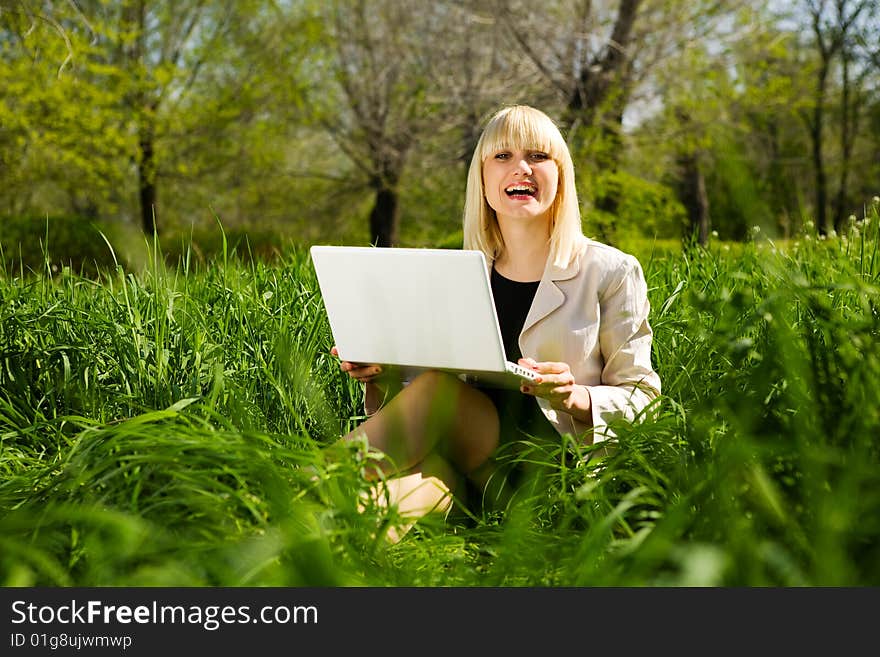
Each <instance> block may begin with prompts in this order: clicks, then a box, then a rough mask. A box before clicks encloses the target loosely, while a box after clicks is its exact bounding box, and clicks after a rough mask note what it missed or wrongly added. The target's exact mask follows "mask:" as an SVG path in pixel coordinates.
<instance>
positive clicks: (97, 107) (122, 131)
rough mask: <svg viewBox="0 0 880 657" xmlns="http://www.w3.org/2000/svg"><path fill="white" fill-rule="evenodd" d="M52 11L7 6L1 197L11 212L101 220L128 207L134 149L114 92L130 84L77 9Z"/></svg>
mask: <svg viewBox="0 0 880 657" xmlns="http://www.w3.org/2000/svg"><path fill="white" fill-rule="evenodd" d="M4 4H6V3H4ZM51 9H52V11H48V12H47V11H46V8H44V7H39V8H38V10H34V9H32V8H30V7H29V5H27V4H26V3H9V6H4V7H2V8H0V88H2V89H3V94H2V96H0V181H2V184H0V190H2V192H0V198H2V201H3V203H4V205H5V210H6V213H8V214H9V215H11V216H20V215H23V214H34V213H36V214H58V213H59V212H64V211H73V212H74V213H77V214H81V215H86V216H88V217H90V218H92V219H96V218H97V215H98V214H99V211H100V209H101V208H107V207H110V208H112V207H114V206H115V205H116V204H118V202H119V193H118V190H119V189H120V188H122V187H124V185H125V174H124V172H123V170H122V169H121V168H120V167H119V166H118V163H119V160H120V159H121V158H123V157H124V155H125V153H126V152H127V151H129V149H131V147H132V146H133V143H132V140H131V138H130V135H129V134H128V131H127V125H126V116H125V113H124V112H123V111H121V108H120V106H119V104H118V102H117V100H118V97H117V95H116V93H115V92H114V91H113V90H114V89H115V88H117V87H118V86H119V85H120V84H124V80H123V79H122V76H120V75H119V71H118V70H115V69H113V68H106V67H102V66H99V65H97V64H96V62H95V61H94V60H93V59H92V58H91V56H90V54H91V53H92V52H93V49H94V44H92V43H91V34H90V31H89V25H88V22H87V21H85V20H84V18H83V16H82V14H81V13H79V12H78V11H77V10H76V8H75V6H73V7H72V6H68V5H64V6H62V7H60V8H51Z"/></svg>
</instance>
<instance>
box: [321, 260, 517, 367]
mask: <svg viewBox="0 0 880 657" xmlns="http://www.w3.org/2000/svg"><path fill="white" fill-rule="evenodd" d="M310 253H311V257H312V261H313V263H314V266H315V272H316V274H317V276H318V284H319V287H320V289H321V295H322V297H323V298H324V305H325V308H326V309H327V317H328V319H329V321H330V329H331V331H332V333H333V338H334V340H335V342H336V347H337V349H338V350H339V356H340V358H341V359H342V360H347V361H351V362H361V363H380V364H387V365H398V366H401V367H415V368H436V369H447V370H461V371H469V372H504V371H505V362H506V358H505V355H504V345H503V342H502V339H501V330H500V328H499V325H498V318H497V316H496V314H495V304H494V301H493V299H492V287H491V285H490V283H489V275H488V270H487V266H486V259H485V257H484V255H483V253H482V252H481V251H475V250H460V249H417V248H415V249H414V248H377V247H347V246H313V247H312V248H311V249H310Z"/></svg>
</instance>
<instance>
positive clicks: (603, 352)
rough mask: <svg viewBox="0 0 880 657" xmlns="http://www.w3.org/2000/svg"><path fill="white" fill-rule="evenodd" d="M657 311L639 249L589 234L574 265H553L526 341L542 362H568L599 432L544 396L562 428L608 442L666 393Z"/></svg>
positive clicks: (525, 350)
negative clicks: (658, 362)
mask: <svg viewBox="0 0 880 657" xmlns="http://www.w3.org/2000/svg"><path fill="white" fill-rule="evenodd" d="M489 266H490V267H491V263H490V265H489ZM649 311H650V305H649V303H648V289H647V285H646V283H645V277H644V274H643V273H642V268H641V266H640V265H639V262H638V261H637V260H636V259H635V258H634V257H633V256H631V255H628V254H626V253H623V252H622V251H619V250H618V249H615V248H613V247H610V246H607V245H605V244H601V243H599V242H595V241H593V240H590V239H587V238H583V242H582V244H581V250H580V254H579V255H578V256H577V257H575V258H574V259H573V261H572V262H571V263H570V264H569V266H568V267H565V268H560V267H557V266H555V265H553V264H552V263H550V262H548V263H547V266H546V267H545V269H544V274H543V276H541V282H540V283H539V285H538V291H537V292H536V293H535V298H534V300H533V301H532V307H531V309H530V310H529V314H528V315H527V316H526V321H525V324H524V325H523V329H522V332H521V333H520V336H519V347H520V350H521V351H522V354H523V356H526V357H531V358H534V359H535V360H537V361H558V362H564V363H568V365H569V367H571V372H572V374H573V375H574V378H575V381H576V382H577V383H578V384H581V385H585V386H587V389H588V390H589V393H590V399H591V401H592V419H593V430H592V432H591V431H590V427H589V426H588V425H586V424H585V423H583V422H580V421H578V420H576V419H574V418H573V417H572V416H571V415H569V414H568V413H566V412H564V411H558V410H555V409H553V408H551V407H550V404H549V402H548V401H547V400H545V399H537V400H536V401H537V403H538V405H539V406H540V408H541V411H543V413H544V415H545V416H546V417H547V419H548V420H549V421H550V423H551V424H552V425H553V426H554V427H555V428H556V430H557V431H558V432H559V433H560V434H563V435H564V434H571V435H574V436H577V437H579V438H582V439H583V440H585V441H586V442H598V441H601V440H604V439H605V438H607V437H609V436H612V435H613V432H612V431H611V430H610V429H609V428H608V424H609V423H610V422H611V421H612V420H615V419H619V418H626V419H629V420H632V419H634V418H635V416H636V415H637V414H638V412H639V411H640V410H642V409H643V408H644V407H645V406H646V405H647V404H648V403H649V402H650V401H651V400H652V399H654V398H655V397H657V396H658V395H659V394H660V377H659V376H658V375H657V373H656V372H655V371H654V369H653V367H652V366H651V339H652V336H653V333H652V331H651V327H650V325H649V324H648V313H649Z"/></svg>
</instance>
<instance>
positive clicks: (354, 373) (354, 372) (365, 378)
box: [330, 345, 382, 383]
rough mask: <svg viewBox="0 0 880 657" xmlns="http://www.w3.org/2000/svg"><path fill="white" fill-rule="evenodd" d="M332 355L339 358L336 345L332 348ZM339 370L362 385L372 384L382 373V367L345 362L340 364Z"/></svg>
mask: <svg viewBox="0 0 880 657" xmlns="http://www.w3.org/2000/svg"><path fill="white" fill-rule="evenodd" d="M330 353H331V354H333V355H334V356H339V350H338V349H336V345H333V347H331V348H330ZM339 368H340V369H341V370H342V371H343V372H347V373H348V375H349V376H350V377H351V378H353V379H355V380H357V381H360V382H361V383H372V382H373V379H375V378H376V377H377V376H378V375H379V374H381V373H382V367H381V366H380V365H376V364H375V363H350V362H348V361H347V360H344V361H342V362H341V363H339Z"/></svg>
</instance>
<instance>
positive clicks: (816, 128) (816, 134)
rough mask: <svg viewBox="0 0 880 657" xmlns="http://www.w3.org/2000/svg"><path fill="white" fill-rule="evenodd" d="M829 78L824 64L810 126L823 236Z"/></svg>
mask: <svg viewBox="0 0 880 657" xmlns="http://www.w3.org/2000/svg"><path fill="white" fill-rule="evenodd" d="M827 77H828V63H827V61H823V62H822V67H821V69H820V70H819V79H818V82H817V84H816V106H815V107H814V108H813V121H812V123H811V124H810V139H811V141H812V142H813V169H814V172H815V176H816V209H815V212H816V226H817V227H818V229H819V232H820V233H821V234H822V235H826V234H827V233H828V226H827V225H826V222H827V221H828V214H827V212H826V209H825V206H826V205H827V204H828V181H827V176H826V174H825V158H824V155H823V153H822V123H823V122H824V120H825V80H826V79H827Z"/></svg>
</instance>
